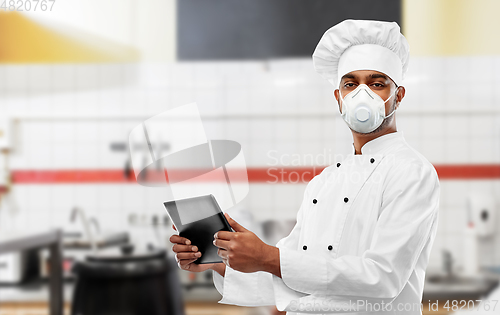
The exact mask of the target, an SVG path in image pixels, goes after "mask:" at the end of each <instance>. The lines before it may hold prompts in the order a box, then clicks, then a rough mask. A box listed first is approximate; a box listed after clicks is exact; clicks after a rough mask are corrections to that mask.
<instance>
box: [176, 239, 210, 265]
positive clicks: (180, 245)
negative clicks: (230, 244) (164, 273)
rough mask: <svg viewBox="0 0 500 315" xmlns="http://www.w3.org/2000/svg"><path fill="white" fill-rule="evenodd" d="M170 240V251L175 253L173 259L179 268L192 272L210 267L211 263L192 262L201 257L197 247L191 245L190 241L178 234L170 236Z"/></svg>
mask: <svg viewBox="0 0 500 315" xmlns="http://www.w3.org/2000/svg"><path fill="white" fill-rule="evenodd" d="M170 242H171V243H173V244H174V246H172V251H173V252H174V253H175V260H176V261H177V265H178V266H179V268H181V269H183V270H187V271H192V272H201V271H205V270H207V269H210V267H212V265H213V264H199V265H198V264H194V263H193V262H194V261H195V260H196V259H198V258H200V257H201V253H200V252H199V251H198V247H197V246H195V245H191V241H190V240H188V239H187V238H185V237H181V236H179V235H175V234H174V235H172V236H170Z"/></svg>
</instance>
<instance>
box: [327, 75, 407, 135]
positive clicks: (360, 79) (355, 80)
mask: <svg viewBox="0 0 500 315" xmlns="http://www.w3.org/2000/svg"><path fill="white" fill-rule="evenodd" d="M360 84H366V85H367V86H368V87H369V88H370V89H371V90H372V91H373V92H375V93H376V94H377V95H378V96H380V98H382V99H383V100H384V101H385V100H387V99H388V98H389V96H391V95H392V94H394V93H396V89H397V94H396V95H395V96H393V97H392V98H390V99H389V100H387V101H386V102H385V115H386V116H387V115H389V114H390V113H391V112H392V111H393V110H395V109H396V108H397V107H398V106H399V103H400V101H401V100H402V99H403V97H404V93H405V91H404V87H402V86H400V87H399V88H398V87H397V86H396V84H395V83H394V81H392V80H391V78H389V77H388V76H387V75H385V74H383V73H382V72H378V71H374V70H356V71H352V72H349V73H348V74H346V75H344V76H343V77H342V80H341V81H340V86H339V89H338V90H335V98H336V99H337V102H338V104H339V110H340V112H342V101H341V99H340V95H339V93H341V94H342V98H345V97H346V95H347V94H349V93H350V92H352V91H354V89H356V88H357V87H358V86H359V85H360ZM393 117H394V116H391V117H390V118H388V119H384V122H383V123H382V125H381V126H380V127H379V128H377V129H376V130H374V131H372V132H371V133H374V132H378V131H380V130H381V129H384V128H386V127H387V126H388V125H392V124H393V123H394V119H393Z"/></svg>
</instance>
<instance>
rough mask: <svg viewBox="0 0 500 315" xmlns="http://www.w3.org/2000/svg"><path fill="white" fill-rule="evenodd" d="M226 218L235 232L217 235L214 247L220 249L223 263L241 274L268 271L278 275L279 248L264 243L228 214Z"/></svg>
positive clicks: (218, 233) (220, 232)
mask: <svg viewBox="0 0 500 315" xmlns="http://www.w3.org/2000/svg"><path fill="white" fill-rule="evenodd" d="M225 216H226V219H227V221H228V222H229V224H230V225H231V227H232V228H233V230H234V232H228V231H219V232H217V233H215V236H214V237H215V239H214V245H215V246H217V247H218V248H219V250H218V255H219V256H220V257H221V258H222V261H223V262H224V263H225V264H226V265H227V266H229V267H231V268H232V269H234V270H238V271H241V272H256V271H267V272H271V273H273V274H276V275H278V274H279V250H278V248H277V247H274V246H270V245H267V244H266V243H264V242H263V241H262V240H261V239H260V238H258V237H257V235H255V234H254V233H253V232H251V231H249V230H247V229H245V228H244V227H243V226H241V225H240V224H239V223H238V222H236V221H234V220H233V219H232V218H231V217H230V216H229V215H228V214H227V213H226V214H225ZM277 273H278V274H277Z"/></svg>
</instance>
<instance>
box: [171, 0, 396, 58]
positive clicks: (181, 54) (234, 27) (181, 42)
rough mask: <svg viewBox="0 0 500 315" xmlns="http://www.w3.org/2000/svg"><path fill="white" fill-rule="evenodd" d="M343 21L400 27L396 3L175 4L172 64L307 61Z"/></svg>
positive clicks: (238, 0) (258, 0)
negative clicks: (174, 60) (174, 56)
mask: <svg viewBox="0 0 500 315" xmlns="http://www.w3.org/2000/svg"><path fill="white" fill-rule="evenodd" d="M348 18H350V19H367V20H382V21H395V22H397V23H398V24H399V25H401V0H348V1H346V0H343V1H339V0H178V1H177V59H178V60H242V59H270V58H286V57H310V56H311V54H312V52H313V51H314V48H315V47H316V45H317V43H318V41H319V39H320V38H321V36H322V35H323V33H324V32H325V31H326V30H327V29H328V28H330V27H332V26H333V25H335V24H337V23H338V22H341V21H343V20H345V19H348Z"/></svg>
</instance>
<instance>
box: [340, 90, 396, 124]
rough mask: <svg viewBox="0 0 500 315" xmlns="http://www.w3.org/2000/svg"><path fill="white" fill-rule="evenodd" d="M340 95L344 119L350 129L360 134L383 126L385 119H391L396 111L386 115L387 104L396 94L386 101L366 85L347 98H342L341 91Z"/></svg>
mask: <svg viewBox="0 0 500 315" xmlns="http://www.w3.org/2000/svg"><path fill="white" fill-rule="evenodd" d="M396 91H397V89H396ZM339 94H340V99H341V100H342V114H341V116H342V118H343V119H344V121H345V122H346V123H347V125H348V126H349V128H351V129H352V130H354V131H357V132H359V133H369V132H372V131H373V130H375V129H377V128H378V127H379V126H380V125H381V124H382V122H383V121H384V119H386V118H389V117H391V116H392V114H394V112H395V111H396V109H394V110H393V111H392V113H390V114H389V115H387V116H386V115H385V103H386V102H387V101H388V100H390V99H391V97H392V96H393V95H394V94H392V95H391V96H389V98H388V99H386V100H385V101H384V100H383V99H382V98H381V97H380V96H378V94H377V93H375V92H373V91H372V90H371V89H370V88H369V87H368V86H367V85H366V84H360V85H359V86H358V87H357V88H356V89H354V91H352V92H350V93H349V94H347V95H346V97H345V98H342V94H341V93H340V91H339Z"/></svg>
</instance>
